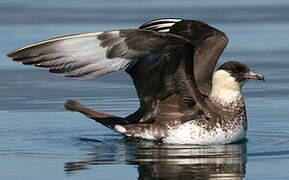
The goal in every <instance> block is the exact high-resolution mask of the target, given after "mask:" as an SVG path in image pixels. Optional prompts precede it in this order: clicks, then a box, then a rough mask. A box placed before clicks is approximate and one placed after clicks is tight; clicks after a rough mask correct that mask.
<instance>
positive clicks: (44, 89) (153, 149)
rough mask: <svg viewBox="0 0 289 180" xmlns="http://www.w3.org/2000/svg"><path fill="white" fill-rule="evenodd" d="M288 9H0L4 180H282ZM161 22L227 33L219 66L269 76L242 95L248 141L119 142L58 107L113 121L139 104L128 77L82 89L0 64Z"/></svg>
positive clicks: (287, 168) (124, 5)
mask: <svg viewBox="0 0 289 180" xmlns="http://www.w3.org/2000/svg"><path fill="white" fill-rule="evenodd" d="M288 9H289V3H288V1H285V0H277V1H274V2H272V1H261V0H254V1H249V0H245V1H240V2H234V3H233V2H227V1H223V0H221V1H204V2H198V1H171V0H169V1H152V0H148V1H128V0H123V1H116V0H110V1H97V2H96V1H92V0H85V1H81V2H80V1H68V0H64V1H56V0H53V1H45V2H44V1H43V2H41V3H39V1H35V0H30V1H24V0H9V1H5V0H4V1H1V2H0V27H1V28H0V39H1V44H0V55H1V62H0V64H1V66H0V77H1V79H0V80H1V81H0V115H1V116H0V136H1V138H0V159H1V162H0V179H1V180H2V179H40V178H41V179H52V178H54V179H116V178H118V179H119V178H121V179H197V178H199V179H209V178H215V179H225V178H232V179H242V178H243V179H288V178H289V173H288V172H289V131H288V129H289V121H288V120H289V119H288V117H289V111H288V106H289V90H288V89H289V76H288V69H289V61H288V57H289V44H288V42H289V34H288V32H289V14H288ZM160 17H183V18H188V19H198V20H203V21H206V22H207V23H209V24H211V25H213V26H215V27H217V28H219V29H221V30H222V31H224V32H226V34H227V35H228V37H229V38H230V43H229V45H228V47H227V48H226V50H225V52H224V53H223V55H222V57H221V59H220V62H219V64H221V63H223V62H225V61H228V60H240V61H242V62H244V63H246V64H248V65H249V66H250V67H251V68H252V69H253V70H254V71H257V72H262V73H263V74H264V75H265V76H266V80H267V81H266V83H260V82H255V81H252V82H249V83H248V84H247V85H245V87H244V97H245V99H246V104H247V113H248V120H249V131H248V135H247V141H242V142H239V143H237V144H230V145H224V146H210V147H209V146H193V145H191V146H189V145H185V146H182V145H165V144H159V143H157V142H151V141H144V140H136V139H131V138H123V137H122V136H121V135H119V134H117V133H115V132H113V131H111V130H109V129H106V128H105V127H103V126H101V125H99V124H97V123H95V122H93V121H91V120H89V119H87V118H85V117H83V116H81V115H80V114H77V113H73V112H67V111H65V110H64V108H63V102H64V101H65V100H66V99H69V98H73V99H76V100H78V101H80V102H82V103H85V104H87V105H89V106H91V107H93V108H95V109H98V110H100V111H104V112H109V113H112V114H115V115H119V116H126V115H128V114H130V113H132V112H134V111H135V110H136V109H137V108H138V106H139V103H138V98H137V96H136V92H135V89H134V87H133V84H132V81H131V80H130V78H129V77H128V75H126V74H125V73H124V72H117V73H112V74H110V75H107V76H104V77H101V78H98V79H94V80H85V81H78V80H72V79H68V78H64V77H61V76H57V75H53V74H49V73H48V72H46V71H44V70H39V69H36V68H32V67H24V66H22V65H20V64H16V63H14V62H11V60H9V59H8V58H6V57H5V54H6V53H8V52H9V51H10V50H13V49H15V48H18V47H20V46H23V45H26V44H29V43H33V42H35V41H39V40H43V39H47V38H51V37H55V36H60V35H65V34H71V33H79V32H92V31H103V30H108V29H124V28H133V27H138V26H139V25H141V24H142V23H144V22H146V21H148V20H151V19H155V18H160Z"/></svg>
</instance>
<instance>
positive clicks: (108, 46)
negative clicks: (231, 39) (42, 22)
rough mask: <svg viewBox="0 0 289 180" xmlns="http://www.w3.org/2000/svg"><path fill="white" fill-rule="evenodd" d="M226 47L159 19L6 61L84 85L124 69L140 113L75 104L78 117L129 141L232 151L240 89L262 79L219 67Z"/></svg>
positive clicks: (239, 126)
mask: <svg viewBox="0 0 289 180" xmlns="http://www.w3.org/2000/svg"><path fill="white" fill-rule="evenodd" d="M227 43H228V38H227V36H226V35H225V33H223V32H221V31H220V30H218V29H215V28H213V27H211V26H209V25H207V24H206V23H203V22H200V21H194V20H183V19H158V20H153V21H150V22H147V23H145V24H143V25H142V26H140V27H139V28H138V29H125V30H112V31H104V32H92V33H83V34H74V35H69V36H62V37H57V38H53V39H49V40H45V41H41V42H38V43H35V44H32V45H28V46H25V47H23V48H19V49H16V50H14V51H12V52H10V53H9V54H7V56H8V57H11V58H13V60H14V61H18V62H22V63H23V64H25V65H34V66H37V67H43V68H48V69H49V71H50V72H52V73H59V74H63V75H64V76H67V77H72V78H78V79H89V78H96V77H99V76H101V75H104V74H107V73H110V72H114V71H118V70H120V69H122V68H124V67H126V72H127V73H128V74H129V75H130V76H131V78H132V79H133V82H134V85H135V88H136V91H137V94H138V97H139V100H140V107H139V109H138V110H137V111H136V112H135V113H133V114H131V115H129V116H127V117H118V116H114V115H111V114H108V113H103V112H100V111H97V110H94V109H91V108H89V107H87V106H85V105H83V104H81V103H79V102H76V101H74V100H67V101H66V103H65V108H66V109H68V110H71V111H77V112H80V113H82V114H84V115H85V116H87V117H89V118H91V119H94V120H95V121H96V122H99V123H101V124H103V125H104V126H106V127H108V128H111V129H113V130H115V131H117V132H119V133H121V134H123V135H125V136H132V137H138V138H143V139H149V140H158V141H161V142H165V143H176V144H201V145H209V144H226V143H232V142H236V141H238V140H241V139H243V138H244V137H245V135H246V132H247V118H246V108H245V103H244V100H243V98H242V86H243V85H244V83H245V82H246V81H247V80H248V79H256V80H263V81H264V76H263V75H262V74H259V73H255V72H252V71H250V69H249V68H248V67H247V66H246V65H244V64H242V63H240V62H237V61H229V62H226V63H225V64H223V65H221V66H220V67H219V68H218V69H217V70H216V71H215V73H214V68H215V66H216V64H217V61H218V59H219V57H220V55H221V53H222V52H223V50H224V49H225V47H226V45H227Z"/></svg>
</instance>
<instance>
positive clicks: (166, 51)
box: [8, 29, 198, 114]
mask: <svg viewBox="0 0 289 180" xmlns="http://www.w3.org/2000/svg"><path fill="white" fill-rule="evenodd" d="M193 52H194V47H193V45H192V43H191V42H190V41H188V40H187V39H185V38H182V37H180V36H176V35H172V34H163V33H159V32H154V31H147V30H139V29H132V30H116V31H107V32H99V33H85V34H76V35H70V36H64V37H59V38H54V39H50V40H46V41H42V42H39V43H35V44H32V45H29V46H26V47H23V48H20V49H17V50H15V51H12V52H11V53H9V54H8V56H9V57H12V58H13V60H15V61H19V62H22V63H23V64H27V65H35V66H37V67H44V68H48V69H49V71H50V72H53V73H60V74H63V75H65V76H69V77H75V78H94V77H98V76H101V75H104V74H107V73H110V72H113V71H118V70H119V69H121V68H122V67H124V66H128V68H127V72H128V73H129V74H130V75H131V76H132V78H133V80H134V83H135V86H136V89H137V92H138V95H139V98H140V103H141V106H142V109H141V110H142V112H143V111H145V112H152V113H153V111H154V110H157V109H156V108H155V106H156V104H157V103H158V102H160V101H162V100H163V99H164V98H166V97H168V96H169V95H171V94H172V93H175V92H176V91H179V92H180V93H181V94H182V96H183V98H184V99H185V101H190V103H191V104H195V100H196V98H195V97H196V96H197V95H196V94H198V90H197V89H196V88H195V86H194V84H195V83H194V77H193V76H192V77H190V78H187V76H186V75H187V74H189V73H193V69H194V68H193V64H192V62H193ZM187 62H190V63H191V65H188V66H184V65H183V64H184V63H187ZM184 67H186V69H185V68H184ZM188 68H189V70H188ZM185 71H186V72H185ZM187 71H190V72H189V73H188V72H187ZM188 79H189V81H188ZM188 83H189V84H188ZM174 103H175V104H177V103H178V102H174ZM141 114H143V113H141Z"/></svg>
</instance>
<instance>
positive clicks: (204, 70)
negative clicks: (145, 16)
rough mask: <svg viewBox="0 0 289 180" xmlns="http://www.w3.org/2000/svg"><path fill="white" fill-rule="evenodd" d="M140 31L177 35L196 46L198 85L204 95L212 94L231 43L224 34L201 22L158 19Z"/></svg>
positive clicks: (195, 67)
mask: <svg viewBox="0 0 289 180" xmlns="http://www.w3.org/2000/svg"><path fill="white" fill-rule="evenodd" d="M140 29H146V30H153V31H157V32H163V33H170V34H175V35H179V36H182V37H184V38H186V39H188V40H190V41H191V42H192V43H193V44H194V46H195V54H194V75H195V81H196V85H197V87H198V89H199V91H200V92H201V93H202V94H204V95H207V96H208V95H209V94H210V92H211V80H212V75H213V71H214V68H215V66H216V64H217V62H218V59H219V57H220V55H221V54H222V52H223V50H224V49H225V47H226V46H227V44H228V41H229V40H228V38H227V36H226V35H225V34H224V33H223V32H221V31H219V30H218V29H215V28H213V27H211V26H209V25H207V24H206V23H203V22H200V21H193V20H183V19H158V20H154V21H150V22H147V23H145V24H143V25H142V26H140Z"/></svg>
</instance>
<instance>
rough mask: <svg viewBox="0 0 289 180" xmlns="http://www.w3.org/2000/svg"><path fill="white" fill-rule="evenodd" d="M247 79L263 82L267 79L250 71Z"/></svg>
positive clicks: (246, 74) (246, 75)
mask: <svg viewBox="0 0 289 180" xmlns="http://www.w3.org/2000/svg"><path fill="white" fill-rule="evenodd" d="M244 76H245V78H247V79H256V80H262V81H265V77H264V75H263V74H260V73H256V72H252V71H249V72H248V73H245V75H244Z"/></svg>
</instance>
